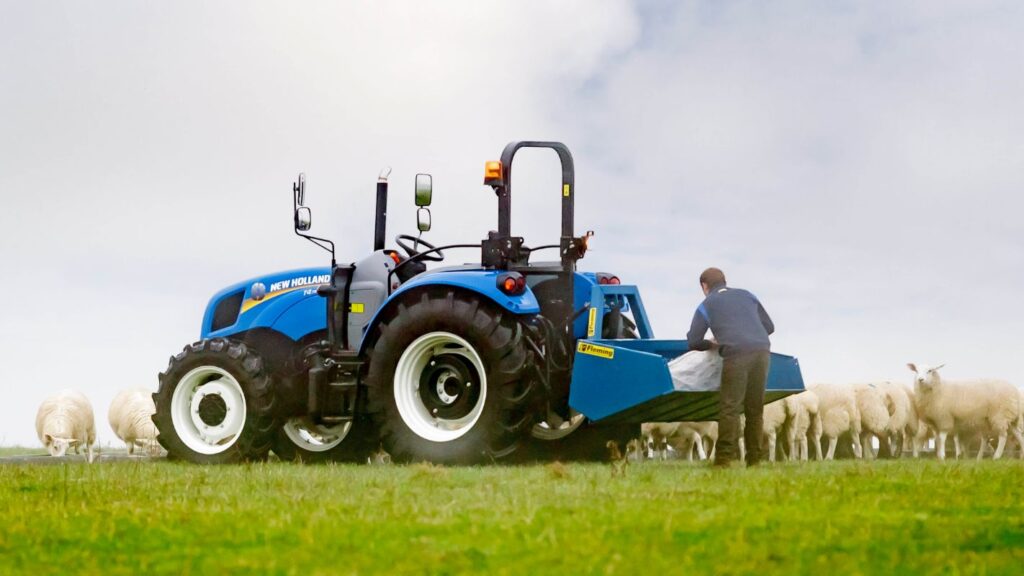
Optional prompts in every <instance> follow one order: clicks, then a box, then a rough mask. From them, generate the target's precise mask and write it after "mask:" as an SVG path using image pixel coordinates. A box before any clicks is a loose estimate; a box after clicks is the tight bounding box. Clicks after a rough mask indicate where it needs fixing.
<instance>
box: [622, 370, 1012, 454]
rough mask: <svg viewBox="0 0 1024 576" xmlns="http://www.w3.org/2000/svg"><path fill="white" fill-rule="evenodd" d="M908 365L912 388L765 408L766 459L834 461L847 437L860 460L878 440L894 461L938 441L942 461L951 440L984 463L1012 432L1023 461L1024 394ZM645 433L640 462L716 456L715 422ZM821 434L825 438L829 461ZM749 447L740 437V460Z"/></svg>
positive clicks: (838, 391)
mask: <svg viewBox="0 0 1024 576" xmlns="http://www.w3.org/2000/svg"><path fill="white" fill-rule="evenodd" d="M907 366H908V367H909V368H910V370H911V371H913V372H914V387H913V388H910V387H909V386H906V385H904V384H901V383H896V382H890V381H886V382H876V383H868V384H854V385H834V384H818V385H812V386H809V387H808V390H807V391H806V392H802V393H800V394H796V395H793V396H788V397H786V398H783V399H782V400H778V401H775V402H772V403H770V404H767V405H765V407H764V430H763V432H764V435H763V438H764V445H765V449H766V455H767V457H768V459H769V460H770V461H775V458H776V450H777V447H779V448H782V449H783V451H784V454H785V456H786V457H788V458H789V459H791V460H796V459H800V460H807V459H808V445H809V444H811V445H813V446H814V455H815V457H816V458H817V459H819V460H821V459H823V458H824V459H832V458H833V457H834V456H835V451H836V446H837V444H838V442H839V439H840V437H845V436H844V435H847V434H848V435H849V438H850V440H851V443H852V451H853V454H854V456H855V457H857V458H874V457H875V450H874V444H873V442H872V439H877V441H878V447H879V451H880V452H881V451H882V450H885V451H886V452H888V453H889V454H890V455H892V456H894V457H899V456H900V455H901V454H903V453H904V451H905V450H907V449H909V450H910V452H911V453H912V454H913V456H914V457H917V456H918V455H919V454H920V451H921V449H922V448H923V447H924V446H925V444H926V442H927V441H928V440H929V439H934V441H935V452H936V456H937V457H938V458H939V459H945V457H946V440H947V438H948V437H949V436H952V438H953V443H954V447H955V452H956V457H957V458H959V457H960V454H961V452H962V450H961V447H962V445H963V444H964V442H965V441H966V442H970V444H971V445H974V443H975V442H977V445H978V453H977V457H978V458H979V459H980V458H982V457H983V456H984V455H985V453H986V452H987V450H988V449H989V448H991V447H992V444H991V443H992V442H993V441H994V442H995V446H994V450H993V453H992V457H993V458H1000V457H1001V456H1002V454H1003V451H1004V449H1005V448H1006V439H1007V436H1008V435H1010V434H1012V435H1013V437H1014V439H1015V440H1016V442H1017V446H1018V448H1019V450H1020V455H1021V457H1022V458H1024V437H1022V434H1024V413H1022V411H1024V390H1022V389H1018V388H1017V387H1015V386H1013V385H1012V384H1010V383H1008V382H1005V381H1002V380H970V381H947V380H944V379H943V378H942V377H941V376H940V375H939V369H940V368H941V366H938V367H934V368H931V367H927V366H918V365H916V364H908V365H907ZM642 430H643V439H642V441H641V442H640V443H639V445H640V446H641V449H640V450H632V451H631V452H632V454H633V455H634V457H636V458H642V457H644V456H647V455H648V454H649V453H650V451H651V450H653V455H654V457H656V458H662V459H663V458H665V457H666V455H667V447H668V446H671V447H672V448H673V450H675V451H676V452H677V453H679V454H681V455H683V457H685V458H687V459H692V458H693V457H694V453H695V452H696V456H697V457H698V458H700V459H704V458H713V457H714V445H715V442H716V441H717V439H718V424H717V423H716V422H672V423H649V424H644V425H643V428H642ZM741 436H742V435H741ZM823 436H824V437H825V438H826V439H827V440H828V449H827V451H826V452H825V453H824V455H823V454H822V445H821V440H822V437H823ZM780 438H781V439H782V440H783V442H782V443H781V446H780V445H779V440H780ZM643 447H648V448H647V449H643ZM744 448H745V447H744V445H743V441H742V437H741V439H740V442H739V449H740V453H741V454H740V455H741V458H742V456H743V453H744Z"/></svg>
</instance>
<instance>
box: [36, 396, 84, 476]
mask: <svg viewBox="0 0 1024 576" xmlns="http://www.w3.org/2000/svg"><path fill="white" fill-rule="evenodd" d="M36 434H37V435H38V436H39V441H40V442H42V443H43V446H45V447H46V449H47V450H49V452H50V456H64V455H65V454H66V453H67V450H68V448H74V450H75V454H79V453H80V452H79V451H80V449H81V447H82V445H83V444H84V445H85V450H86V454H87V455H88V459H89V462H92V461H93V458H94V456H93V451H92V445H93V444H94V443H95V442H96V421H95V419H94V418H93V413H92V405H91V404H90V403H89V399H88V398H86V397H85V395H83V394H82V393H81V392H78V391H77V390H70V389H66V390H61V391H60V392H58V393H57V394H56V395H54V396H51V397H49V398H47V399H46V400H43V403H42V404H40V406H39V411H38V412H37V413H36Z"/></svg>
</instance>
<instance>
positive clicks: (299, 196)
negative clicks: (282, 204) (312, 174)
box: [292, 172, 306, 206]
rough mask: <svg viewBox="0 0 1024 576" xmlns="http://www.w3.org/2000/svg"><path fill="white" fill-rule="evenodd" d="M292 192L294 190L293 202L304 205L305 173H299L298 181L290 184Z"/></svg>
mask: <svg viewBox="0 0 1024 576" xmlns="http://www.w3.org/2000/svg"><path fill="white" fill-rule="evenodd" d="M292 192H295V203H296V204H298V205H299V206H305V205H306V175H305V174H304V173H302V172H300V173H299V181H298V182H296V183H295V184H294V185H293V186H292Z"/></svg>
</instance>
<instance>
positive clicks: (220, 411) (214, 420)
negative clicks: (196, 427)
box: [199, 394, 228, 426]
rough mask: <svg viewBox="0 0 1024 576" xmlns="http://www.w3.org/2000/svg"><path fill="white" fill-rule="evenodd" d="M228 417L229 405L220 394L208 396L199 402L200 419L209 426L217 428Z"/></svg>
mask: <svg viewBox="0 0 1024 576" xmlns="http://www.w3.org/2000/svg"><path fill="white" fill-rule="evenodd" d="M227 415H228V405H227V402H225V401H224V398H222V397H221V395H220V394H206V395H204V396H203V397H202V398H200V400H199V419H200V420H202V421H203V423H204V424H206V425H207V426H216V425H218V424H220V423H221V422H223V421H224V417H225V416H227Z"/></svg>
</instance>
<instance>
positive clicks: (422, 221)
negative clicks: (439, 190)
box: [416, 208, 430, 232]
mask: <svg viewBox="0 0 1024 576" xmlns="http://www.w3.org/2000/svg"><path fill="white" fill-rule="evenodd" d="M416 228H418V229H419V231H420V232H429V231H430V208H420V209H419V210H417V211H416Z"/></svg>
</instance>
